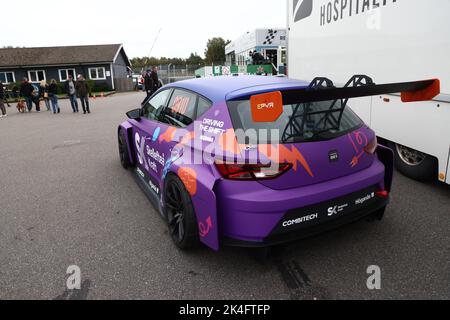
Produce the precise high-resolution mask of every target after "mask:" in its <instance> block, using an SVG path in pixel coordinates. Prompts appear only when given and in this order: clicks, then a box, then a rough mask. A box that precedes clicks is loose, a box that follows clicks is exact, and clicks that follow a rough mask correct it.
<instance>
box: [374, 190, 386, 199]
mask: <svg viewBox="0 0 450 320" xmlns="http://www.w3.org/2000/svg"><path fill="white" fill-rule="evenodd" d="M376 195H377V196H378V197H380V198H383V199H387V198H389V192H388V191H386V190H381V191H377V192H376Z"/></svg>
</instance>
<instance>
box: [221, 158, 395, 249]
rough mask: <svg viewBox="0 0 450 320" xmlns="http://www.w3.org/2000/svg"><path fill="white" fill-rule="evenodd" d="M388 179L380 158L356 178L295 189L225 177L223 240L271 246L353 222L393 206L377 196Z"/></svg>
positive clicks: (348, 177)
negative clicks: (237, 180) (247, 182)
mask: <svg viewBox="0 0 450 320" xmlns="http://www.w3.org/2000/svg"><path fill="white" fill-rule="evenodd" d="M384 181H385V167H384V165H383V164H382V163H381V162H380V161H378V160H377V161H374V163H373V165H372V166H371V167H369V168H367V169H365V170H362V171H360V172H358V173H355V174H353V175H351V176H346V177H342V178H339V179H335V180H332V181H327V182H324V183H320V184H316V185H311V186H307V187H301V188H296V189H289V190H281V191H277V190H272V189H268V188H266V187H264V186H262V185H261V184H258V183H257V182H249V184H242V183H234V182H232V181H221V182H220V183H219V184H218V185H217V186H216V194H217V195H220V196H219V197H218V208H220V212H219V229H220V235H221V239H222V244H225V245H235V246H244V247H248V246H251V247H258V246H270V245H274V244H279V243H283V242H288V241H291V240H296V239H301V238H304V237H308V236H311V235H313V234H317V233H320V232H323V231H326V230H329V229H333V228H335V227H339V226H341V225H344V224H347V223H351V222H352V221H355V220H358V219H361V218H363V217H365V216H368V215H370V214H372V213H374V212H377V211H379V210H381V209H383V208H384V207H386V206H387V204H388V202H389V199H386V198H382V197H379V196H377V195H376V192H377V191H380V190H384ZM243 185H244V187H242V186H243ZM242 188H243V189H242ZM364 199H365V200H364Z"/></svg>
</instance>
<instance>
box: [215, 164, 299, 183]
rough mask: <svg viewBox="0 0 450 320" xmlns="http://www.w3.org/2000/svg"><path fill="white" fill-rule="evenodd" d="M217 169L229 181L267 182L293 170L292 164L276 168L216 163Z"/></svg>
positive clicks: (260, 165) (259, 165)
mask: <svg viewBox="0 0 450 320" xmlns="http://www.w3.org/2000/svg"><path fill="white" fill-rule="evenodd" d="M215 164H216V168H217V170H219V172H220V174H221V175H222V176H223V177H224V178H225V179H229V180H267V179H274V178H276V177H279V176H281V175H282V174H284V173H285V172H287V171H289V170H290V169H291V168H292V164H290V163H282V164H278V165H276V166H273V167H272V165H270V164H268V165H263V164H236V163H231V164H229V163H223V162H220V161H216V163H215Z"/></svg>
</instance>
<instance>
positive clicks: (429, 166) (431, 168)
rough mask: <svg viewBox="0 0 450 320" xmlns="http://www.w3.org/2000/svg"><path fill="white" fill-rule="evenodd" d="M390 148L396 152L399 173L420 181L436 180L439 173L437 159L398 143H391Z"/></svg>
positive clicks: (396, 164)
mask: <svg viewBox="0 0 450 320" xmlns="http://www.w3.org/2000/svg"><path fill="white" fill-rule="evenodd" d="M390 147H391V149H392V150H393V151H394V155H395V166H396V168H397V169H398V171H400V172H401V173H403V174H404V175H405V176H407V177H410V178H412V179H415V180H418V181H424V182H427V181H433V180H436V177H437V172H438V169H437V168H438V163H437V160H436V158H434V157H432V156H430V155H427V154H425V153H423V152H420V151H417V150H414V149H411V148H408V147H405V146H402V145H400V144H396V143H391V145H390Z"/></svg>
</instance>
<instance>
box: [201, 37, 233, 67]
mask: <svg viewBox="0 0 450 320" xmlns="http://www.w3.org/2000/svg"><path fill="white" fill-rule="evenodd" d="M229 43H230V41H225V40H224V39H223V38H220V37H217V38H212V39H209V40H208V43H207V44H206V50H205V57H206V59H205V60H206V62H207V63H208V64H215V65H220V64H223V63H224V62H225V46H226V45H227V44H229Z"/></svg>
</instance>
